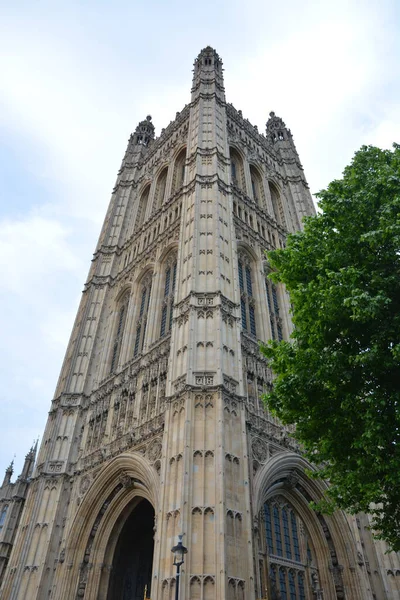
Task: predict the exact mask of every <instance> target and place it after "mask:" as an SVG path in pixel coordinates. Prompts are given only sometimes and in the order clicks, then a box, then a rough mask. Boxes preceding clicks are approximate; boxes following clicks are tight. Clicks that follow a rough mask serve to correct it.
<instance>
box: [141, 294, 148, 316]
mask: <svg viewBox="0 0 400 600" xmlns="http://www.w3.org/2000/svg"><path fill="white" fill-rule="evenodd" d="M146 291H147V290H146V288H144V290H143V292H142V300H141V302H140V316H142V315H143V313H144V307H145V302H146Z"/></svg>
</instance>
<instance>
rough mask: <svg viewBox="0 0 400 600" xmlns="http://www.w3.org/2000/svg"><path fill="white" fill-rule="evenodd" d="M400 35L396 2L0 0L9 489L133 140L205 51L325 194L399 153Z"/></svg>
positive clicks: (2, 457) (231, 92)
mask: <svg viewBox="0 0 400 600" xmlns="http://www.w3.org/2000/svg"><path fill="white" fill-rule="evenodd" d="M399 39H400V3H399V2H398V0H393V1H391V0H381V1H380V2H372V1H371V0H370V1H369V2H368V1H366V0H358V1H357V0H353V1H351V0H344V1H342V0H335V1H332V0H329V1H324V0H316V1H307V0H303V1H302V2H299V1H298V0H285V1H282V0H281V1H276V0H275V1H271V0H247V1H246V2H244V1H243V0H241V1H240V2H239V1H236V0H229V1H228V0H224V1H222V2H220V1H218V0H213V1H210V0H203V1H202V2H193V3H191V2H183V1H182V0H168V2H166V1H162V0H158V1H157V0H147V1H146V2H139V1H138V0H125V1H122V0H113V1H112V2H111V1H102V0H97V1H94V0H81V1H80V2H78V1H73V0H68V1H64V2H54V0H51V1H47V2H46V1H40V0H29V1H28V2H26V1H20V2H17V3H15V2H14V3H12V2H9V3H6V2H5V0H2V1H1V0H0V127H1V137H0V204H1V211H0V268H1V278H0V303H1V305H0V321H1V323H0V327H1V345H0V352H1V360H0V374H1V375H0V376H1V386H0V477H2V472H3V471H4V469H5V467H6V466H7V464H8V463H9V462H10V460H11V459H12V457H13V454H14V453H15V454H16V471H17V473H15V474H18V473H19V469H20V467H21V464H22V461H23V458H24V455H25V454H26V452H27V451H28V450H29V447H30V446H31V444H32V442H33V439H34V438H36V437H37V436H38V435H40V434H41V433H42V431H43V429H44V426H45V423H46V415H47V412H48V410H49V407H50V401H51V399H52V395H53V393H54V389H55V386H56V382H57V378H58V373H59V370H60V368H61V363H62V360H63V357H64V353H65V350H66V346H67V342H68V338H69V334H70V330H71V328H72V324H73V319H74V316H75V313H76V310H77V306H78V302H79V299H80V294H81V290H82V288H83V284H84V281H85V279H86V275H87V271H88V268H89V264H90V259H91V256H92V253H93V250H94V247H95V244H96V241H97V236H98V234H99V232H100V227H101V223H102V221H103V218H104V215H105V212H106V208H107V204H108V201H109V198H110V193H111V190H112V188H113V185H114V182H115V179H116V174H117V170H118V168H119V166H120V162H121V159H122V156H123V153H124V151H125V148H126V143H127V139H128V137H129V134H130V133H131V131H132V130H133V129H134V128H135V127H136V124H137V123H138V121H140V120H142V119H143V118H144V117H145V116H146V115H147V114H151V115H152V116H153V122H154V124H155V126H156V133H157V135H158V134H159V133H160V130H161V128H162V127H165V126H166V125H168V123H169V122H170V120H172V119H173V118H174V116H175V113H176V112H177V111H179V110H181V109H182V108H183V106H184V105H185V104H186V103H188V102H189V101H190V87H191V76H192V73H191V70H192V64H193V60H194V58H195V57H196V56H197V54H198V53H199V51H200V50H201V49H202V48H204V47H205V46H207V45H211V46H213V47H214V48H216V50H217V52H218V53H219V55H220V56H221V58H222V60H223V62H224V68H225V88H226V95H227V100H228V102H232V103H233V104H234V106H235V107H236V108H237V109H241V110H242V111H243V115H244V116H245V117H247V118H248V119H249V120H250V121H251V122H252V123H253V124H255V125H258V127H259V130H260V131H264V128H265V122H266V120H267V118H268V114H269V112H270V111H271V110H274V111H275V112H276V114H277V115H279V116H281V117H282V118H283V120H284V121H285V122H286V124H287V126H288V127H290V128H291V130H292V133H293V135H294V139H295V143H296V145H297V149H298V151H299V154H300V159H301V161H302V163H303V166H304V169H305V173H306V177H307V179H308V181H309V184H310V187H311V190H312V192H313V193H315V192H317V191H318V190H320V189H322V188H324V187H325V186H326V185H327V184H328V183H329V181H331V180H332V179H334V178H337V177H340V175H341V172H342V170H343V168H344V166H345V165H346V164H348V163H349V161H350V160H351V157H352V155H353V153H354V152H355V151H356V150H357V149H358V148H359V147H360V146H361V145H362V144H375V145H378V146H381V147H391V145H392V142H393V141H397V142H400V100H399V99H400V78H399V64H400V43H399ZM0 483H1V482H0Z"/></svg>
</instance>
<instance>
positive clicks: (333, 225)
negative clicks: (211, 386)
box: [262, 145, 400, 550]
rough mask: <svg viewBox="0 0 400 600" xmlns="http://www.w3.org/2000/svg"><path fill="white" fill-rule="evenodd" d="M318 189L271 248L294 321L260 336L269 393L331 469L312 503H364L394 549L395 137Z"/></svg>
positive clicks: (398, 313) (399, 451) (398, 488)
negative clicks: (283, 241)
mask: <svg viewBox="0 0 400 600" xmlns="http://www.w3.org/2000/svg"><path fill="white" fill-rule="evenodd" d="M318 198H319V207H320V209H321V213H320V214H318V215H316V216H314V217H309V218H307V219H306V220H305V224H304V231H302V232H299V233H295V234H293V235H290V236H289V238H288V241H287V246H286V248H285V249H282V250H275V251H273V252H268V254H267V256H268V259H269V263H270V265H271V267H272V269H273V271H274V272H273V274H272V275H271V278H272V279H273V280H274V281H275V282H282V283H283V284H285V286H286V288H287V290H288V291H289V293H290V297H291V302H292V306H293V322H294V326H295V330H294V333H293V335H292V338H291V340H290V341H283V342H280V343H278V342H276V341H271V342H269V343H268V344H267V345H265V346H263V347H262V352H263V354H264V355H265V356H266V357H267V358H268V359H269V362H270V365H271V368H272V370H273V372H274V374H275V376H276V379H275V381H274V386H273V389H272V391H271V392H270V393H269V394H267V395H266V396H265V401H266V402H267V404H268V406H269V408H270V409H271V410H272V411H273V412H274V413H275V414H276V415H277V416H278V417H279V418H280V419H281V420H282V421H283V423H285V424H289V423H295V424H296V434H295V435H296V438H297V439H298V440H299V441H300V442H301V443H302V444H303V446H304V449H305V452H306V455H307V457H308V458H309V459H310V460H311V461H312V462H313V463H314V464H316V465H319V466H318V467H317V475H318V476H319V477H321V478H324V479H327V480H329V482H330V484H331V486H330V491H329V497H328V499H327V500H325V501H323V502H322V503H321V504H320V508H321V507H323V506H324V507H325V509H328V508H329V507H330V509H331V510H333V509H334V508H343V509H345V510H347V511H349V512H351V513H357V512H361V511H363V512H369V513H370V514H372V516H373V519H374V522H373V526H374V529H375V531H377V532H378V537H381V538H382V539H385V540H386V541H387V542H388V543H389V545H390V546H391V548H392V549H394V550H400V368H399V367H400V146H398V145H394V150H393V151H390V150H380V149H379V148H375V147H372V146H368V147H367V146H363V147H362V148H361V149H360V150H359V151H358V152H357V153H356V154H355V156H354V159H353V161H352V163H351V164H350V165H349V166H348V167H346V169H345V170H344V173H343V179H341V180H335V181H333V182H332V183H330V185H329V186H328V188H327V189H326V190H324V191H322V192H320V193H319V194H318Z"/></svg>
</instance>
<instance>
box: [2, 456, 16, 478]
mask: <svg viewBox="0 0 400 600" xmlns="http://www.w3.org/2000/svg"><path fill="white" fill-rule="evenodd" d="M14 458H15V454H14ZM14 458H13V459H12V461H11V462H10V464H9V466H8V467H7V469H6V472H5V475H4V480H3V485H7V484H9V483H10V481H11V477H12V474H13V473H14Z"/></svg>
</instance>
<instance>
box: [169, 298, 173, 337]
mask: <svg viewBox="0 0 400 600" xmlns="http://www.w3.org/2000/svg"><path fill="white" fill-rule="evenodd" d="M173 314H174V303H173V302H170V304H169V323H168V331H171V327H172V317H173Z"/></svg>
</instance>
